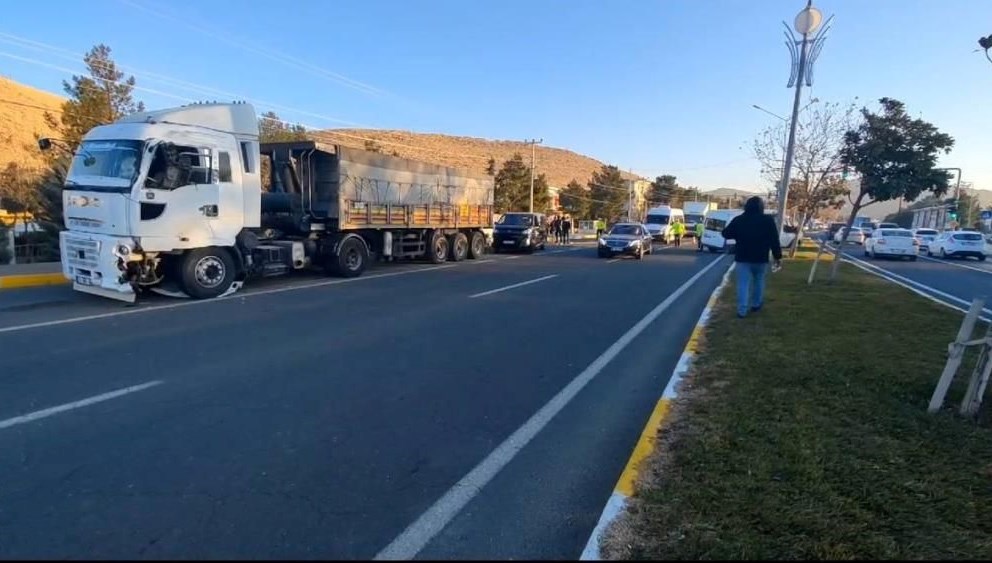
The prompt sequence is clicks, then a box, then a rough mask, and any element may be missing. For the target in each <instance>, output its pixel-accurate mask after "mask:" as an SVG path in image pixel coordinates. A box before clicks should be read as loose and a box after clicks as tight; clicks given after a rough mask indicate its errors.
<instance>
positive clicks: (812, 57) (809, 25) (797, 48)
mask: <svg viewBox="0 0 992 563" xmlns="http://www.w3.org/2000/svg"><path fill="white" fill-rule="evenodd" d="M833 19H834V18H833V16H830V18H829V19H828V20H827V21H826V23H823V14H821V13H820V10H817V9H816V8H814V7H813V0H807V2H806V7H805V8H804V9H803V10H802V11H801V12H799V14H798V15H796V20H795V21H794V22H793V27H794V28H795V30H796V33H799V35H801V36H802V39H799V38H798V37H796V33H793V31H792V28H790V27H789V26H788V24H786V23H785V22H782V25H784V26H785V44H786V46H787V47H789V54H790V55H791V57H792V73H791V74H790V75H789V84H788V86H787V87H788V88H792V87H793V86H795V88H796V96H795V99H794V100H793V102H792V119H790V120H789V121H790V123H789V141H788V143H787V144H786V149H785V164H784V169H783V170H782V182H781V184H779V186H778V215H777V216H776V217H775V222H776V224H777V226H778V231H779V234H780V235H781V233H782V225H783V224H784V222H785V209H786V203H787V201H786V199H787V198H788V196H789V181H790V176H791V172H792V160H793V158H794V157H795V152H796V125H797V123H798V121H799V120H798V119H797V118H798V117H799V100H800V99H801V97H802V92H803V83H804V82H805V83H806V85H807V86H812V85H813V63H814V62H815V61H816V58H817V57H818V56H819V55H820V50H821V49H823V42H824V41H826V38H827V31H828V30H829V29H830V24H831V22H833ZM821 23H823V26H822V27H821V25H820V24H821Z"/></svg>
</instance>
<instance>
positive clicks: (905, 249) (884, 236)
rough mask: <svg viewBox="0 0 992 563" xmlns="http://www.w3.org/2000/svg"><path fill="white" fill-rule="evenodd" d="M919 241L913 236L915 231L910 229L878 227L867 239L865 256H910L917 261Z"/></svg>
mask: <svg viewBox="0 0 992 563" xmlns="http://www.w3.org/2000/svg"><path fill="white" fill-rule="evenodd" d="M919 246H920V243H919V241H917V240H916V239H915V238H914V237H913V231H911V230H909V229H883V228H881V227H880V228H878V229H875V231H874V232H873V233H872V235H871V236H870V237H868V238H866V239H865V256H870V257H872V258H878V257H881V256H891V257H893V258H903V257H905V258H909V259H910V260H912V261H914V262H915V261H916V255H917V254H918V253H919V251H918V250H917V249H918V248H919Z"/></svg>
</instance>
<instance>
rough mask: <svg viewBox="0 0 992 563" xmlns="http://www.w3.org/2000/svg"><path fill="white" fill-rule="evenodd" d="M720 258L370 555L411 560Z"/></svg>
mask: <svg viewBox="0 0 992 563" xmlns="http://www.w3.org/2000/svg"><path fill="white" fill-rule="evenodd" d="M722 261H723V257H722V256H721V257H720V258H717V259H716V260H714V261H712V262H710V263H709V264H707V265H706V266H705V267H704V268H703V269H702V270H700V271H699V272H697V273H696V274H695V275H693V276H692V277H691V278H689V280H688V281H686V282H685V283H684V284H682V285H681V286H679V288H678V289H676V290H675V291H673V292H672V294H671V295H669V296H668V297H666V298H665V300H664V301H662V302H661V303H659V304H658V305H657V306H655V308H654V309H651V311H649V312H648V314H646V315H644V317H643V318H642V319H641V320H639V321H637V324H635V325H634V326H632V327H630V329H629V330H628V331H627V332H625V333H624V334H623V336H621V337H620V338H619V339H618V340H617V341H616V342H614V343H613V344H612V345H610V347H609V348H607V349H606V351H605V352H603V353H602V354H601V355H600V356H599V357H598V358H596V359H595V360H594V361H593V362H592V363H591V364H589V366H588V367H586V369H584V370H582V373H580V374H579V375H577V376H576V377H575V379H573V380H572V381H571V382H570V383H569V384H568V385H566V386H565V388H563V389H562V390H561V391H559V392H558V394H557V395H555V396H554V397H553V398H552V399H551V400H550V401H548V403H547V404H545V405H544V406H543V407H541V410H539V411H537V412H536V413H535V414H534V416H532V417H530V419H529V420H527V422H525V423H524V424H523V426H521V427H520V428H518V429H517V430H516V431H515V432H514V433H513V434H511V435H510V437H509V438H507V439H506V440H504V441H503V443H501V444H500V445H499V446H498V447H497V448H496V449H495V450H493V451H492V453H490V454H489V455H488V456H486V458H485V459H484V460H482V461H481V462H480V463H479V464H478V465H476V466H475V468H474V469H472V471H470V472H469V473H468V474H467V475H465V476H464V477H462V479H461V480H460V481H458V482H457V483H455V485H454V486H453V487H451V489H450V490H448V492H446V493H445V494H444V496H442V497H441V498H440V499H438V500H437V502H435V503H434V504H433V505H432V506H431V507H430V508H428V509H427V511H426V512H424V513H423V514H422V515H421V516H420V517H419V518H417V520H416V521H415V522H414V523H413V524H410V526H409V527H408V528H407V529H406V530H404V531H403V533H401V534H400V535H399V536H398V537H397V538H396V539H394V540H393V541H392V542H391V543H390V544H389V545H387V546H386V547H385V548H383V550H382V551H380V552H379V553H378V554H377V555H376V556H375V558H376V559H411V558H413V557H414V556H415V555H417V553H419V552H420V550H422V549H423V548H424V546H426V545H427V543H428V542H430V541H431V539H433V538H434V536H436V535H437V534H438V533H440V532H441V530H443V529H444V527H445V526H447V525H448V523H449V522H451V520H452V519H453V518H454V517H455V516H456V515H457V514H458V513H459V512H460V511H461V510H462V508H464V507H465V505H467V504H468V503H469V502H470V501H471V500H472V499H473V498H475V496H476V495H478V494H479V492H480V491H482V488H483V487H485V486H486V485H487V484H488V483H489V482H490V481H491V480H492V479H493V478H494V477H495V476H496V475H497V474H498V473H499V472H500V471H501V470H502V469H503V468H504V467H506V465H507V464H508V463H510V461H512V460H513V458H514V457H516V455H517V454H518V453H520V451H521V450H522V449H523V448H524V447H525V446H527V444H528V443H530V441H531V440H533V439H534V437H535V436H537V434H538V433H539V432H540V431H541V430H543V429H544V427H545V426H547V425H548V423H549V422H551V419H553V418H554V417H555V416H556V415H557V414H558V413H559V412H561V411H562V409H564V408H565V407H566V406H568V404H569V403H570V402H571V401H572V399H574V398H575V396H576V395H578V394H579V392H580V391H582V389H583V388H585V386H586V385H588V384H589V382H590V381H592V380H593V378H595V377H596V376H597V375H598V374H599V373H600V372H601V371H602V370H603V368H604V367H606V365H607V364H609V363H610V362H611V361H612V360H613V358H615V357H617V356H618V355H619V354H620V352H622V351H623V350H624V348H626V347H627V346H628V345H629V344H630V343H631V342H632V341H633V340H634V339H635V338H637V336H638V335H640V334H641V333H642V332H644V330H645V329H646V328H647V327H648V326H650V325H651V323H653V322H654V321H655V320H656V319H657V318H658V317H659V316H661V314H662V313H664V312H665V310H666V309H668V308H669V307H670V306H671V305H672V304H673V303H675V302H676V301H677V300H678V299H679V298H680V297H681V296H682V294H683V293H685V292H686V291H688V290H689V288H691V287H693V285H694V284H695V283H696V281H698V280H699V278H701V277H703V276H704V275H706V273H707V272H709V271H710V270H711V269H713V268H714V267H716V265H717V264H720V263H721V262H722Z"/></svg>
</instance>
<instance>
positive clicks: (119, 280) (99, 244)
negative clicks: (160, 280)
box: [59, 231, 136, 303]
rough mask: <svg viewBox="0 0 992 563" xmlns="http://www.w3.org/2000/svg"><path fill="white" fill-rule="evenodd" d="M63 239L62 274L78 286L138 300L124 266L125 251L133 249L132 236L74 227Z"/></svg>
mask: <svg viewBox="0 0 992 563" xmlns="http://www.w3.org/2000/svg"><path fill="white" fill-rule="evenodd" d="M59 239H60V243H61V245H60V246H61V259H62V274H63V275H64V276H65V277H66V279H68V280H69V281H71V282H72V288H73V289H74V290H76V291H79V292H82V293H89V294H91V295H98V296H100V297H107V298H109V299H116V300H118V301H126V302H128V303H133V302H134V300H135V297H136V296H135V293H134V288H132V287H131V283H130V282H129V281H128V280H127V278H126V277H125V274H124V271H123V270H122V268H121V266H120V265H121V264H123V262H122V258H121V254H122V251H123V250H127V251H128V253H130V251H131V250H132V247H133V245H134V242H132V241H131V239H129V238H121V237H114V236H106V235H94V234H88V233H76V232H71V231H62V232H61V233H59Z"/></svg>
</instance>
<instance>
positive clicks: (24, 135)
mask: <svg viewBox="0 0 992 563" xmlns="http://www.w3.org/2000/svg"><path fill="white" fill-rule="evenodd" d="M62 100H63V98H62V97H60V96H57V95H55V94H50V93H48V92H42V91H41V90H36V89H34V88H31V87H30V86H25V85H23V84H19V83H17V82H14V81H12V80H8V79H6V78H3V77H0V167H5V166H6V165H7V163H8V162H19V163H22V164H24V165H27V166H34V165H39V164H41V160H40V158H39V156H38V154H37V151H36V149H34V148H33V147H34V138H35V134H41V135H50V134H51V131H50V130H49V129H48V127H47V125H46V124H45V120H44V111H45V110H46V109H48V110H57V109H58V108H59V106H60V104H61V103H62ZM314 136H315V137H316V138H317V139H318V140H321V141H324V142H329V143H337V144H341V145H345V146H350V147H357V148H366V142H367V141H368V140H372V141H373V142H375V143H377V144H378V146H379V147H381V150H382V152H385V153H393V152H394V151H395V152H396V153H398V154H399V155H400V156H403V157H406V158H412V159H416V160H423V161H426V162H433V163H437V164H444V165H447V166H455V167H459V168H467V169H469V170H474V171H477V172H484V171H485V169H486V165H487V163H488V162H489V158H490V157H492V158H495V159H496V162H497V167H499V166H500V165H501V164H502V163H503V161H505V160H507V159H510V158H512V157H513V154H514V153H518V152H519V153H520V154H522V155H523V156H524V157H525V159H526V161H527V162H528V164H529V163H530V146H529V145H526V144H524V143H522V142H518V141H489V140H486V139H478V138H473V137H456V136H451V135H440V134H433V133H432V134H425V133H410V132H406V131H387V130H366V129H331V130H325V131H319V132H316V133H314ZM600 166H602V163H601V162H600V161H598V160H596V159H594V158H591V157H588V156H584V155H581V154H577V153H574V152H572V151H569V150H565V149H559V148H553V147H548V146H543V145H538V147H537V171H538V173H544V174H547V177H548V182H549V183H550V184H551V185H552V186H558V187H565V185H566V184H568V182H570V181H571V180H572V179H573V178H574V179H576V180H578V181H579V182H581V183H582V184H585V183H586V181H587V180H589V177H590V176H591V175H592V173H593V172H594V171H596V170H599V168H600ZM626 175H627V174H626V173H625V176H626Z"/></svg>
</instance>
